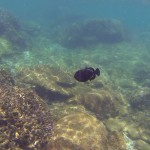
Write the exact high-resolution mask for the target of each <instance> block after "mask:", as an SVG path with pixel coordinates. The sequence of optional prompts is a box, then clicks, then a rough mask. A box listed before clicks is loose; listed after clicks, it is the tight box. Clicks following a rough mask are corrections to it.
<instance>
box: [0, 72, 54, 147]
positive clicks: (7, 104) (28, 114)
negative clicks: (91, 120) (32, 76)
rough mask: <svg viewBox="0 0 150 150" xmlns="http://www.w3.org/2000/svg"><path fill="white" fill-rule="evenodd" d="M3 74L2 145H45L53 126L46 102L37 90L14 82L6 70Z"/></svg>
mask: <svg viewBox="0 0 150 150" xmlns="http://www.w3.org/2000/svg"><path fill="white" fill-rule="evenodd" d="M0 77H1V78H0V148H1V149H13V150H25V149H43V148H44V147H45V146H46V144H47V142H48V139H49V138H51V136H52V135H51V134H52V127H53V120H52V117H51V114H50V112H49V109H48V107H47V105H46V103H45V102H44V101H43V100H42V99H40V97H39V96H37V95H36V93H34V92H33V91H31V90H29V89H23V88H19V87H17V86H14V81H13V79H12V77H11V76H10V75H9V74H7V72H5V71H4V70H1V71H0Z"/></svg>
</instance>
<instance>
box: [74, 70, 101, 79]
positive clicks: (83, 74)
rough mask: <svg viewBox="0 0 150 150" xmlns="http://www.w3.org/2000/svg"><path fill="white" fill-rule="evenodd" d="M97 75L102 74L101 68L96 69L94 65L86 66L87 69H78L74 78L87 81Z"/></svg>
mask: <svg viewBox="0 0 150 150" xmlns="http://www.w3.org/2000/svg"><path fill="white" fill-rule="evenodd" d="M96 75H97V76H99V75H100V70H99V69H98V68H97V69H95V70H94V69H93V68H92V67H86V68H85V69H81V70H78V71H77V72H76V73H75V75H74V78H75V79H76V80H77V81H79V82H86V81H88V80H93V79H95V77H96Z"/></svg>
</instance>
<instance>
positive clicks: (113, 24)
mask: <svg viewBox="0 0 150 150" xmlns="http://www.w3.org/2000/svg"><path fill="white" fill-rule="evenodd" d="M126 39H127V34H126V30H125V28H124V27H123V25H122V24H121V22H119V21H118V20H100V19H93V20H86V21H83V22H79V23H76V24H73V25H72V26H70V27H68V28H67V29H66V31H65V33H64V35H63V36H62V39H61V43H62V45H63V46H65V47H68V48H79V47H84V48H85V47H88V46H93V45H97V44H99V43H106V44H112V43H118V42H122V41H124V40H126Z"/></svg>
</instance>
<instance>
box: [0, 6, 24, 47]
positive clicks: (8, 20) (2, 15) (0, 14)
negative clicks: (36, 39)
mask: <svg viewBox="0 0 150 150" xmlns="http://www.w3.org/2000/svg"><path fill="white" fill-rule="evenodd" d="M0 36H3V37H5V38H6V39H7V40H8V41H10V42H11V43H12V44H13V45H15V46H14V48H17V47H19V48H25V47H26V42H25V39H24V38H23V35H22V33H21V25H20V23H19V21H18V19H17V18H16V17H15V16H14V15H12V14H11V13H10V12H9V11H7V10H4V9H0Z"/></svg>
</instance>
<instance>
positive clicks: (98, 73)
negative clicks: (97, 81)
mask: <svg viewBox="0 0 150 150" xmlns="http://www.w3.org/2000/svg"><path fill="white" fill-rule="evenodd" d="M95 74H96V75H97V76H99V75H100V70H99V69H98V68H96V70H95Z"/></svg>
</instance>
